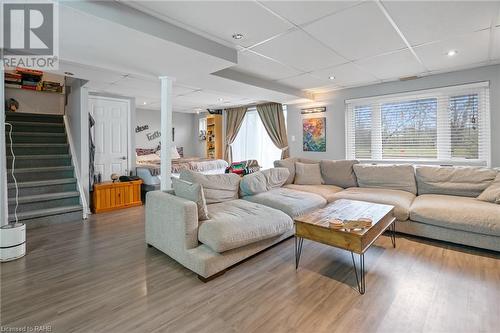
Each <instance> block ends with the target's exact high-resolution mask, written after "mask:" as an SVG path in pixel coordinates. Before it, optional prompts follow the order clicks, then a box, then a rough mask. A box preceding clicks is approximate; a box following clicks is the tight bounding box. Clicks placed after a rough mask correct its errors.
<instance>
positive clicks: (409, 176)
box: [353, 164, 417, 194]
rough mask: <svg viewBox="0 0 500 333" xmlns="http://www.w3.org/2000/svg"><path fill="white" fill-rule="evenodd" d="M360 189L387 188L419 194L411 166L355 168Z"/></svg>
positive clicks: (362, 165)
mask: <svg viewBox="0 0 500 333" xmlns="http://www.w3.org/2000/svg"><path fill="white" fill-rule="evenodd" d="M353 168H354V172H355V173H356V178H357V180H358V184H359V187H373V188H386V189H391V190H401V191H406V192H410V193H413V194H417V184H416V182H415V170H414V168H413V166H412V165H410V164H400V165H383V164H382V165H369V164H355V165H354V166H353Z"/></svg>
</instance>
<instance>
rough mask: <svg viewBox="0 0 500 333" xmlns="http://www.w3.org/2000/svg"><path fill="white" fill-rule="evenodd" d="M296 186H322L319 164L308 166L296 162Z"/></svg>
mask: <svg viewBox="0 0 500 333" xmlns="http://www.w3.org/2000/svg"><path fill="white" fill-rule="evenodd" d="M293 183H294V184H298V185H321V184H322V183H323V180H322V179H321V170H320V168H319V163H316V164H308V163H300V162H295V180H294V181H293Z"/></svg>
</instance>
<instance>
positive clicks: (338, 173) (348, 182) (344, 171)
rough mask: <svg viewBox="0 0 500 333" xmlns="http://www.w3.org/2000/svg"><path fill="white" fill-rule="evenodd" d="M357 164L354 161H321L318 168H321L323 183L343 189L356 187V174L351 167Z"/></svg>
mask: <svg viewBox="0 0 500 333" xmlns="http://www.w3.org/2000/svg"><path fill="white" fill-rule="evenodd" d="M358 163H359V162H358V161H356V160H345V161H344V160H340V161H333V160H321V161H320V162H319V166H320V168H321V176H322V177H323V183H324V184H327V185H336V186H340V187H343V188H347V187H356V186H358V181H357V180H356V174H355V173H354V169H353V165H354V164H358Z"/></svg>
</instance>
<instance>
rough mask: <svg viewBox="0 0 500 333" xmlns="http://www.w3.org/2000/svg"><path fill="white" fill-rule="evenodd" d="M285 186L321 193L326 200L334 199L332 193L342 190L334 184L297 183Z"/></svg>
mask: <svg viewBox="0 0 500 333" xmlns="http://www.w3.org/2000/svg"><path fill="white" fill-rule="evenodd" d="M285 187H286V188H289V189H291V190H296V191H303V192H308V193H314V194H318V195H321V196H322V197H323V198H325V199H326V201H328V202H332V201H334V200H335V197H334V194H335V193H337V192H340V191H342V190H344V189H343V188H342V187H339V186H335V185H297V184H288V185H285Z"/></svg>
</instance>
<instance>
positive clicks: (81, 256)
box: [0, 207, 500, 333]
mask: <svg viewBox="0 0 500 333" xmlns="http://www.w3.org/2000/svg"><path fill="white" fill-rule="evenodd" d="M27 239H28V255H27V256H26V257H24V258H23V259H20V260H17V261H14V262H10V263H5V264H2V265H1V270H2V271H1V278H2V280H1V317H0V320H1V323H2V325H3V326H6V327H25V326H32V327H34V326H43V325H49V326H50V328H51V332H56V333H58V332H64V333H66V332H398V333H399V332H467V333H468V332H499V330H500V260H499V259H500V257H499V254H498V253H492V252H486V251H478V250H473V249H470V248H465V247H458V246H453V245H450V244H447V243H440V242H431V241H425V240H422V239H417V238H408V237H405V236H402V235H400V236H399V237H398V238H397V248H396V249H393V248H392V246H391V242H390V239H389V237H386V236H382V237H381V239H379V240H378V241H377V243H376V244H375V245H374V246H373V247H372V248H370V250H368V252H367V254H366V256H365V260H366V267H367V276H366V278H367V285H366V287H367V292H366V294H365V295H364V296H360V295H359V294H358V292H357V290H355V285H356V280H355V277H354V274H353V271H352V266H351V257H350V254H349V253H348V252H344V251H341V250H337V249H334V248H331V247H328V246H324V245H320V244H314V243H312V242H309V241H307V240H306V241H304V248H303V253H302V258H301V264H300V267H299V269H298V271H295V267H294V241H293V239H289V240H287V241H285V242H283V243H281V244H278V245H277V246H275V247H273V248H271V249H269V250H267V251H265V252H263V253H261V254H259V255H257V256H255V257H253V258H251V259H250V260H247V261H245V262H244V263H242V264H241V265H238V266H236V267H234V268H233V269H231V270H229V271H228V272H227V273H226V274H225V275H223V276H221V277H219V278H217V279H215V280H213V281H211V282H209V283H206V284H204V283H202V282H200V281H199V280H198V279H197V278H196V275H195V274H193V273H191V272H190V271H188V270H187V269H185V268H183V267H182V266H181V265H179V264H177V263H176V262H175V261H173V260H172V259H170V258H169V257H168V256H166V255H164V254H163V253H161V252H159V251H158V250H156V249H154V248H147V247H146V245H145V244H144V208H143V207H137V208H131V209H128V210H124V211H120V212H114V213H103V214H99V215H95V216H92V218H90V220H88V222H86V223H70V224H64V225H54V226H49V227H42V228H38V229H32V230H29V231H28V235H27ZM4 330H5V327H3V330H2V331H4Z"/></svg>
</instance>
